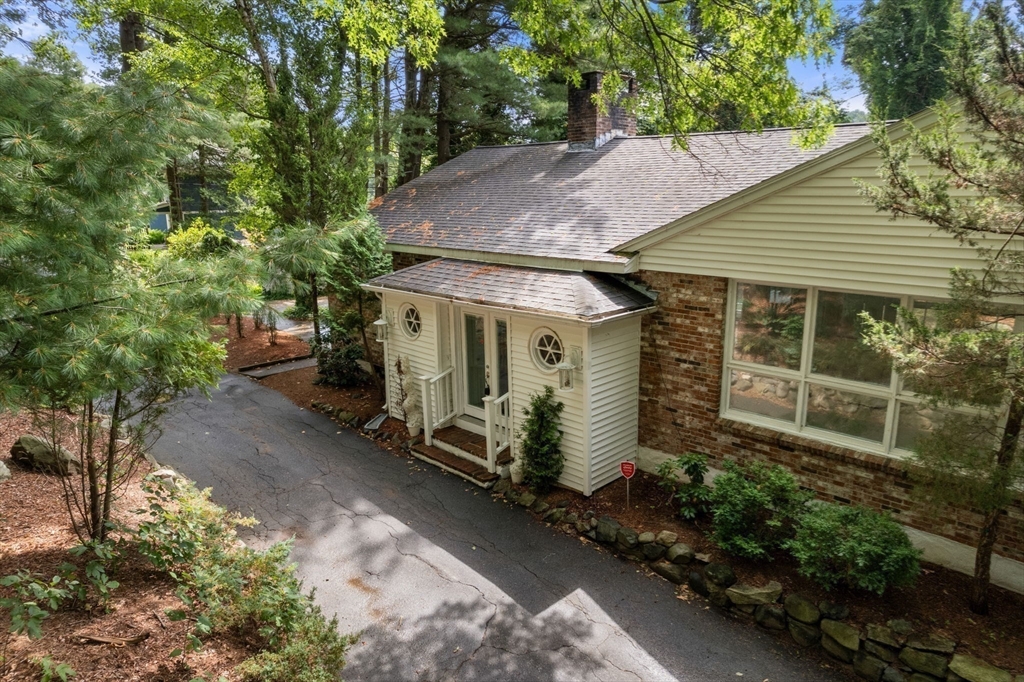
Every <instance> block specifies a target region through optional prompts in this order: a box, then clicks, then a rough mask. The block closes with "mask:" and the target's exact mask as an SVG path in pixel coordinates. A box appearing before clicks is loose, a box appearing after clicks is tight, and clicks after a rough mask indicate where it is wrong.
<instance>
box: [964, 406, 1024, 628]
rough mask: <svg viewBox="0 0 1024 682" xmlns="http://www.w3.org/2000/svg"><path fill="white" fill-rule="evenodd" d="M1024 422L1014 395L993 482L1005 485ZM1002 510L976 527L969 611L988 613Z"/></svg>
mask: <svg viewBox="0 0 1024 682" xmlns="http://www.w3.org/2000/svg"><path fill="white" fill-rule="evenodd" d="M1022 424H1024V401H1022V400H1020V399H1019V398H1013V400H1012V401H1011V402H1010V413H1009V415H1008V416H1007V418H1006V427H1005V428H1004V429H1003V435H1002V438H1001V439H1000V441H999V451H998V452H997V453H996V469H997V471H996V473H995V474H994V476H993V478H995V479H996V481H995V485H996V486H999V487H1004V486H1005V485H1006V481H1008V480H1009V471H1010V467H1012V466H1013V460H1014V458H1015V457H1016V455H1017V446H1018V441H1019V439H1020V432H1021V426H1022ZM1002 514H1003V507H998V508H996V509H990V510H988V512H987V513H986V514H985V521H984V523H983V524H982V526H981V530H980V531H978V549H977V554H976V556H975V559H974V583H973V585H972V586H971V603H970V606H971V611H973V612H974V613H977V614H981V615H984V614H987V613H988V586H989V581H990V580H991V571H992V548H993V547H994V546H995V544H996V536H997V535H998V533H999V520H1000V518H1001V517H1002Z"/></svg>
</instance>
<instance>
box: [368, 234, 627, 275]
mask: <svg viewBox="0 0 1024 682" xmlns="http://www.w3.org/2000/svg"><path fill="white" fill-rule="evenodd" d="M385 249H386V250H387V251H389V252H392V253H412V254H416V255H419V256H433V257H434V258H454V259H456V260H465V261H476V262H477V263H493V264H495V265H512V266H518V267H527V268H540V269H542V270H563V271H568V272H584V271H587V272H607V273H611V274H619V275H626V274H629V273H631V272H636V271H637V270H638V269H639V263H640V259H639V258H637V257H636V256H635V255H634V256H630V255H618V254H611V253H609V254H608V257H607V260H581V259H575V258H548V257H544V256H531V255H526V254H516V253H497V252H493V251H466V250H461V249H444V248H439V247H435V246H413V245H411V244H396V243H393V242H388V244H387V245H386V246H385Z"/></svg>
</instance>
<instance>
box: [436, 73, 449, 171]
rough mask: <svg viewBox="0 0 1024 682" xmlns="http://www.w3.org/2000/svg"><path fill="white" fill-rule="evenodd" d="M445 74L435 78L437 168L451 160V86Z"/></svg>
mask: <svg viewBox="0 0 1024 682" xmlns="http://www.w3.org/2000/svg"><path fill="white" fill-rule="evenodd" d="M445 73H446V72H443V71H442V72H440V73H439V74H438V77H437V165H439V166H440V165H441V164H442V163H446V162H447V161H449V160H450V159H451V158H452V124H451V120H450V119H449V118H448V101H449V98H450V97H451V84H450V83H449V82H448V79H447V78H445Z"/></svg>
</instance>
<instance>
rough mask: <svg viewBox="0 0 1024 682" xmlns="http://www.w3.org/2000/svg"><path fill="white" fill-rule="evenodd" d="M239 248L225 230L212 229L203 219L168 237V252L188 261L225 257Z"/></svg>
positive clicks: (196, 220)
mask: <svg viewBox="0 0 1024 682" xmlns="http://www.w3.org/2000/svg"><path fill="white" fill-rule="evenodd" d="M160 234H163V233H162V232H161V233H160ZM237 247H238V245H237V244H236V243H235V240H234V239H232V238H231V237H229V236H228V235H227V234H226V233H225V232H224V231H223V230H218V229H216V228H214V227H210V224H209V223H207V222H206V221H205V220H203V219H202V218H196V219H195V220H193V221H192V222H191V223H189V226H188V227H186V228H185V229H183V230H176V231H175V232H172V233H171V234H170V235H169V236H168V237H167V252H168V253H169V254H171V255H172V256H174V257H175V258H184V259H186V260H202V259H204V258H209V257H211V256H218V255H223V254H225V253H227V252H228V251H231V250H232V249H235V248H237Z"/></svg>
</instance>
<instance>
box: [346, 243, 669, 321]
mask: <svg viewBox="0 0 1024 682" xmlns="http://www.w3.org/2000/svg"><path fill="white" fill-rule="evenodd" d="M363 289H365V290H367V291H372V292H376V293H382V294H383V293H388V292H400V293H406V294H414V295H416V296H421V297H424V298H430V299H435V300H441V301H450V302H454V303H463V304H467V305H480V306H486V307H491V308H498V309H502V310H509V311H516V312H521V313H525V314H529V315H536V316H540V317H548V318H556V319H560V320H567V321H573V322H577V323H582V324H589V325H597V324H603V323H605V322H608V321H610V320H613V319H621V318H623V317H629V316H632V315H642V314H644V313H646V312H648V311H650V310H652V309H653V308H654V307H655V301H654V299H653V298H651V296H650V295H649V294H647V293H645V292H643V291H641V290H640V289H638V288H637V287H634V286H632V285H630V284H629V283H627V282H624V281H621V280H619V279H617V278H615V277H613V276H611V275H607V274H602V273H585V272H573V271H555V270H543V269H540V268H525V267H519V266H512V265H504V264H491V263H480V262H473V261H462V260H455V259H435V260H432V261H429V262H426V263H421V264H419V265H414V266H412V267H409V268H403V269H402V270H397V271H395V272H392V273H389V274H387V275H382V276H380V277H377V278H374V279H373V280H370V281H369V282H367V283H366V284H364V285H363Z"/></svg>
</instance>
